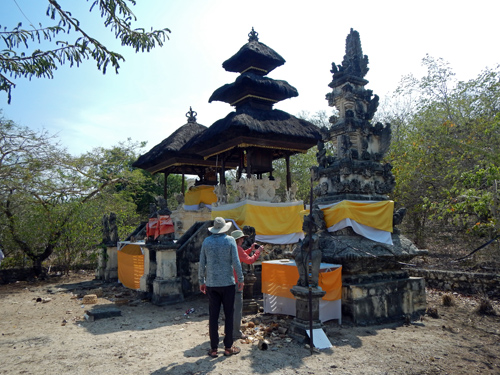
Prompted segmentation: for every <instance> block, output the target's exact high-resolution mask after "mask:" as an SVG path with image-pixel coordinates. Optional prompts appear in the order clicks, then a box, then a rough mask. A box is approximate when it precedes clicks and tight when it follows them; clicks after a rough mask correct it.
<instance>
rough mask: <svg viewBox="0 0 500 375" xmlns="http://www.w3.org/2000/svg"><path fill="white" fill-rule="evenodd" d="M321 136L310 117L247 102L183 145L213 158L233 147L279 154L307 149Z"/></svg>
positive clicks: (193, 151)
mask: <svg viewBox="0 0 500 375" xmlns="http://www.w3.org/2000/svg"><path fill="white" fill-rule="evenodd" d="M320 139H321V130H320V128H318V127H317V126H315V125H313V124H312V123H310V122H309V121H306V120H302V119H299V118H297V117H295V116H292V115H290V114H289V113H286V112H283V111H280V110H277V109H274V110H260V109H256V108H252V107H250V106H244V107H243V108H240V109H238V110H237V111H235V112H231V113H229V114H228V115H227V116H226V117H225V118H223V119H221V120H218V121H216V122H215V123H214V124H213V125H212V126H210V127H209V128H208V129H207V130H206V131H204V132H203V133H200V134H199V136H197V137H196V138H195V139H192V140H191V141H189V142H188V143H186V145H185V146H184V148H183V149H184V150H187V151H189V152H192V153H196V154H199V155H202V156H203V157H204V158H210V157H213V156H215V155H217V154H220V153H223V152H225V151H229V150H231V149H234V148H246V147H252V146H256V147H262V148H271V149H274V150H275V154H276V157H281V155H283V152H284V151H286V152H287V153H289V154H293V153H298V152H306V151H307V150H308V149H309V148H311V147H313V146H315V145H316V144H317V142H318V140H320Z"/></svg>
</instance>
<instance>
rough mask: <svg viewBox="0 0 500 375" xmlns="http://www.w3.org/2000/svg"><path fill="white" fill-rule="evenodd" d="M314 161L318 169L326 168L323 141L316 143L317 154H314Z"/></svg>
mask: <svg viewBox="0 0 500 375" xmlns="http://www.w3.org/2000/svg"><path fill="white" fill-rule="evenodd" d="M316 160H317V162H318V165H319V166H320V167H323V168H326V167H327V166H328V159H327V157H326V149H325V144H324V143H323V141H318V152H317V153H316Z"/></svg>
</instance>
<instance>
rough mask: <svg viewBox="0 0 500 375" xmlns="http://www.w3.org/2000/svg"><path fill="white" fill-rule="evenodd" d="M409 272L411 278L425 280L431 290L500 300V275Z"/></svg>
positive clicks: (418, 270) (421, 270)
mask: <svg viewBox="0 0 500 375" xmlns="http://www.w3.org/2000/svg"><path fill="white" fill-rule="evenodd" d="M407 271H408V273H409V274H410V275H411V276H416V277H423V278H425V282H426V284H427V286H429V287H431V288H436V289H440V290H444V291H453V292H462V293H467V294H486V295H488V296H489V297H494V298H500V275H498V274H493V273H476V272H459V271H442V270H425V269H407Z"/></svg>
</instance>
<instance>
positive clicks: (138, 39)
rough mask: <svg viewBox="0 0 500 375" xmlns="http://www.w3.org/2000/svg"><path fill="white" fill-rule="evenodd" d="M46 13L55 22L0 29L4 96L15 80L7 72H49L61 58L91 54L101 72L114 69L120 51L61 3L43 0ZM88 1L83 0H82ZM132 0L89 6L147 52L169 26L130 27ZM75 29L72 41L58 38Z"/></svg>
mask: <svg viewBox="0 0 500 375" xmlns="http://www.w3.org/2000/svg"><path fill="white" fill-rule="evenodd" d="M47 1H48V8H47V16H48V17H50V19H51V20H53V22H54V25H52V26H47V27H43V26H42V24H39V26H38V27H35V26H34V25H30V27H29V28H23V26H22V23H19V24H18V25H17V26H16V27H14V28H13V29H12V30H7V28H6V27H4V29H3V31H0V36H1V40H2V42H3V43H4V45H5V47H4V49H3V50H2V51H1V52H0V91H5V92H7V93H8V102H9V103H10V100H11V90H12V87H14V86H15V84H14V82H13V81H11V80H10V79H9V78H7V76H10V77H12V78H14V79H16V78H19V77H26V78H29V79H31V78H32V77H36V78H40V77H43V78H52V77H53V74H54V70H56V69H57V68H58V67H59V66H62V65H64V64H69V65H70V66H73V65H76V66H79V65H80V63H81V62H82V61H83V60H88V59H93V60H94V61H95V62H96V63H97V68H98V69H99V70H102V72H103V73H106V69H107V67H108V65H111V67H112V68H114V69H115V72H118V69H119V67H120V62H121V61H125V59H124V58H123V56H122V55H120V54H119V53H117V52H114V51H111V50H109V49H108V48H107V47H106V46H105V45H104V44H102V43H101V42H99V41H98V40H97V39H95V38H94V37H92V36H91V35H89V34H88V33H87V32H86V31H85V30H84V28H83V26H82V25H81V24H80V21H78V20H77V19H76V18H74V17H73V16H72V14H71V12H69V11H67V10H65V9H63V8H62V7H61V6H60V5H59V3H58V2H57V1H56V0H47ZM87 1H88V0H87ZM135 3H136V2H135V0H95V1H93V2H92V5H91V6H90V11H92V10H94V9H97V10H98V12H99V13H100V16H101V18H102V19H103V20H104V26H105V27H109V28H110V29H111V31H112V32H114V34H115V37H116V38H117V39H119V40H120V42H121V44H122V45H123V46H128V47H132V48H133V49H135V51H136V52H149V51H151V49H153V48H154V47H156V46H157V45H158V46H160V47H161V46H162V45H163V42H164V41H165V38H167V39H168V33H169V32H170V30H169V29H166V28H165V29H162V30H151V31H145V30H144V29H142V28H133V27H132V21H136V17H135V16H134V14H133V13H132V10H131V9H130V7H129V4H132V5H135ZM72 31H73V32H75V33H76V35H77V36H76V39H75V40H74V41H73V42H68V41H64V40H58V38H59V37H60V36H61V35H63V34H68V35H69V34H70V33H71V32H72ZM29 43H35V44H39V45H43V46H45V45H46V44H47V43H49V45H50V46H51V47H50V48H48V49H44V50H41V49H34V50H30V49H29ZM23 48H25V49H26V51H23V52H20V53H17V52H16V50H20V49H23Z"/></svg>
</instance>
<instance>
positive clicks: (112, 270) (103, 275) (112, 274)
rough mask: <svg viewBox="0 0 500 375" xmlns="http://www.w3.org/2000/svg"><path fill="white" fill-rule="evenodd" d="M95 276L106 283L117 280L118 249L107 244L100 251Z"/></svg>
mask: <svg viewBox="0 0 500 375" xmlns="http://www.w3.org/2000/svg"><path fill="white" fill-rule="evenodd" d="M95 277H96V279H98V280H103V281H105V282H107V283H111V282H116V281H118V249H117V247H116V246H109V247H107V248H106V249H105V250H104V251H103V252H101V254H100V256H99V258H98V267H97V269H96V273H95Z"/></svg>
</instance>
